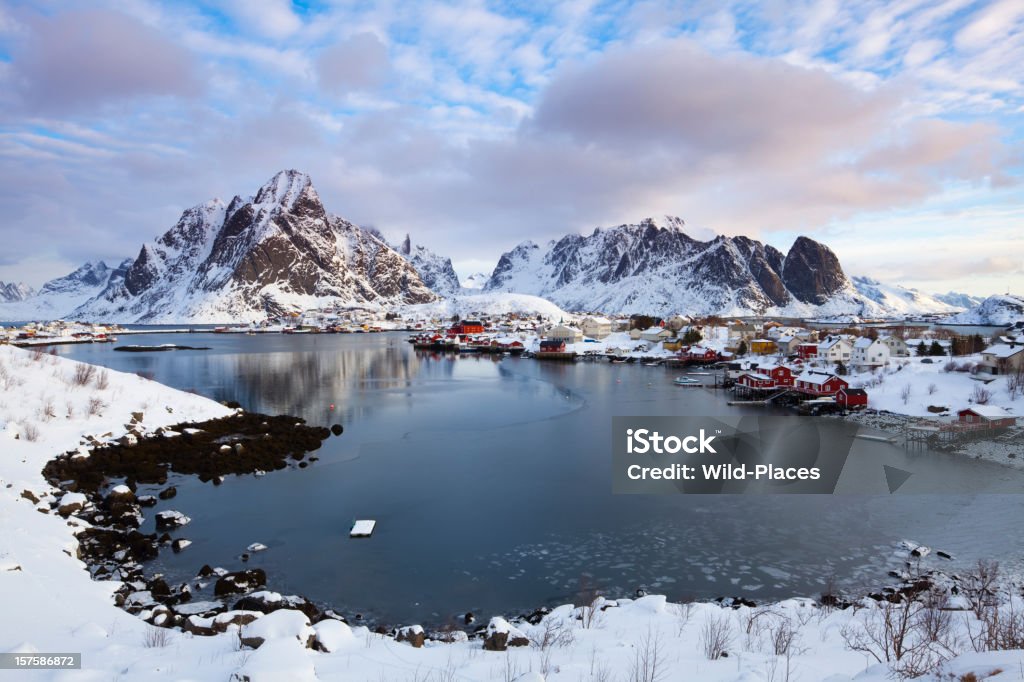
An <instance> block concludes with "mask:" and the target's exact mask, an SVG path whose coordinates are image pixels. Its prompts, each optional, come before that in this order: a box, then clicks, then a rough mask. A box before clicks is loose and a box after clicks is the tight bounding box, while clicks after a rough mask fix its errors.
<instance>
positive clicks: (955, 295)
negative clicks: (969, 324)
mask: <svg viewBox="0 0 1024 682" xmlns="http://www.w3.org/2000/svg"><path fill="white" fill-rule="evenodd" d="M932 298H934V299H935V300H936V301H942V302H943V303H948V304H949V305H951V306H953V307H954V308H959V309H960V310H970V309H971V308H974V307H976V306H978V305H980V304H981V302H982V301H984V300H985V297H984V296H971V295H970V294H961V293H959V292H956V291H949V292H946V293H945V294H932Z"/></svg>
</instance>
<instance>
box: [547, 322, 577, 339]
mask: <svg viewBox="0 0 1024 682" xmlns="http://www.w3.org/2000/svg"><path fill="white" fill-rule="evenodd" d="M544 337H545V338H547V339H548V340H551V341H565V342H566V343H579V342H580V341H582V340H583V332H581V331H580V330H579V329H574V328H573V327H566V326H565V325H564V324H560V325H556V326H554V327H552V328H551V329H549V330H547V333H545V334H544Z"/></svg>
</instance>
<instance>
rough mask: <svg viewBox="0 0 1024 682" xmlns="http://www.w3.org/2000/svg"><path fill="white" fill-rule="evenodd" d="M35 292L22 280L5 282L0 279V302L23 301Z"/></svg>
mask: <svg viewBox="0 0 1024 682" xmlns="http://www.w3.org/2000/svg"><path fill="white" fill-rule="evenodd" d="M35 293H36V292H35V291H34V290H33V289H32V287H30V286H28V285H27V284H24V283H22V282H17V283H15V282H11V283H9V284H8V283H7V282H3V281H0V303H13V302H14V301H23V300H25V299H26V298H28V297H30V296H32V295H33V294H35Z"/></svg>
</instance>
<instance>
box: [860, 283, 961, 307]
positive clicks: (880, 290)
mask: <svg viewBox="0 0 1024 682" xmlns="http://www.w3.org/2000/svg"><path fill="white" fill-rule="evenodd" d="M853 286H854V288H855V289H856V290H857V293H859V294H860V295H861V296H864V297H865V298H867V299H869V300H870V301H872V302H874V303H876V304H878V306H879V307H880V309H879V311H878V313H879V314H884V315H893V314H896V315H916V314H927V313H955V312H958V311H962V310H965V309H966V308H968V307H970V306H969V305H968V306H962V305H956V304H954V303H950V302H948V301H945V300H943V299H942V298H941V297H939V296H934V295H928V294H925V293H923V292H920V291H918V290H917V289H907V288H906V287H902V286H899V285H898V284H883V283H882V282H879V281H878V280H877V279H872V278H870V277H854V278H853ZM949 296H965V295H964V294H949Z"/></svg>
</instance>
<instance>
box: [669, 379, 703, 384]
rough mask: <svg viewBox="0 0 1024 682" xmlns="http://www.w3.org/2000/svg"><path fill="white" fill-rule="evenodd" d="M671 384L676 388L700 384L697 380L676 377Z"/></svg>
mask: <svg viewBox="0 0 1024 682" xmlns="http://www.w3.org/2000/svg"><path fill="white" fill-rule="evenodd" d="M672 383H673V384H675V385H676V386H700V385H701V383H700V381H698V380H697V379H691V378H690V377H676V378H675V379H673V380H672Z"/></svg>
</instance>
